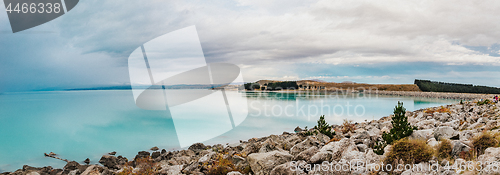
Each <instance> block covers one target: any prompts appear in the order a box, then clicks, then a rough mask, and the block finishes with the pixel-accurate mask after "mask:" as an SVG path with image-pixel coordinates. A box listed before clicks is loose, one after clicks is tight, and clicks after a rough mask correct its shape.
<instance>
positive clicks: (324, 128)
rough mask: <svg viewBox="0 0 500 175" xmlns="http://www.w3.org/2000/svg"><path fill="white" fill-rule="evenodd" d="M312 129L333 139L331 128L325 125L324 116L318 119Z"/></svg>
mask: <svg viewBox="0 0 500 175" xmlns="http://www.w3.org/2000/svg"><path fill="white" fill-rule="evenodd" d="M314 129H317V130H318V131H319V132H320V133H322V134H325V135H326V136H328V137H330V138H333V133H332V128H331V126H330V125H329V124H328V123H326V121H325V115H322V116H320V117H319V120H318V125H317V126H314Z"/></svg>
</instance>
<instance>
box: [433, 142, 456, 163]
mask: <svg viewBox="0 0 500 175" xmlns="http://www.w3.org/2000/svg"><path fill="white" fill-rule="evenodd" d="M452 150H453V147H452V145H451V141H450V140H448V139H442V140H441V143H439V144H438V145H437V150H436V154H437V157H438V158H440V159H447V158H451V151H452Z"/></svg>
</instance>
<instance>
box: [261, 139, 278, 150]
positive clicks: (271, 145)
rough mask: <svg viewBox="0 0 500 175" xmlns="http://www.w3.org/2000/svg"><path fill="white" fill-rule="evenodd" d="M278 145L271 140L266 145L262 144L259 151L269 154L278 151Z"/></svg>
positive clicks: (265, 142)
mask: <svg viewBox="0 0 500 175" xmlns="http://www.w3.org/2000/svg"><path fill="white" fill-rule="evenodd" d="M277 145H278V144H277V143H276V142H274V141H273V139H271V138H269V139H267V140H266V141H264V143H262V146H261V147H260V149H259V153H267V152H271V151H274V150H278V148H277Z"/></svg>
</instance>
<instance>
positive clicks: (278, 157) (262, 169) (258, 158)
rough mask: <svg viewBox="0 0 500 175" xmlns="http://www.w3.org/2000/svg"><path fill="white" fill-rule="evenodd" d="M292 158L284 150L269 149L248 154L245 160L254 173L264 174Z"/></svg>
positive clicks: (257, 174)
mask: <svg viewBox="0 0 500 175" xmlns="http://www.w3.org/2000/svg"><path fill="white" fill-rule="evenodd" d="M292 158H293V156H292V155H290V154H289V153H288V152H286V151H271V152H267V153H253V154H250V155H248V157H247V160H248V162H249V164H250V168H251V169H252V171H253V172H254V173H255V174H256V175H264V174H268V173H269V172H271V171H272V170H273V169H274V168H275V167H276V166H278V165H281V164H284V163H286V162H289V161H291V160H292Z"/></svg>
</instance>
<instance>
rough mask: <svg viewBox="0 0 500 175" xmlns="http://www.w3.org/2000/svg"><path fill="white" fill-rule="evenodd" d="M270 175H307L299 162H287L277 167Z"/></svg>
mask: <svg viewBox="0 0 500 175" xmlns="http://www.w3.org/2000/svg"><path fill="white" fill-rule="evenodd" d="M303 164H305V162H303ZM270 175H306V173H305V172H304V170H302V168H300V167H299V163H298V162H287V163H284V164H281V165H278V166H276V167H275V168H274V169H273V170H272V171H271V173H270Z"/></svg>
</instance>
